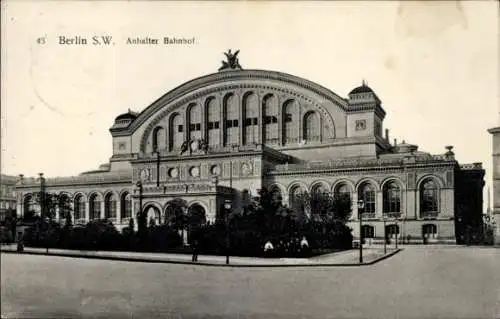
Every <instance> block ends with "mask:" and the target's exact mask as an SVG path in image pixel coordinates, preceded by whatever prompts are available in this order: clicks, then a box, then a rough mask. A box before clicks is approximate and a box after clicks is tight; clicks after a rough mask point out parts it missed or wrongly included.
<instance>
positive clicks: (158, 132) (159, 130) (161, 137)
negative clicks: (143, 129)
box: [153, 126, 166, 152]
mask: <svg viewBox="0 0 500 319" xmlns="http://www.w3.org/2000/svg"><path fill="white" fill-rule="evenodd" d="M165 141H166V136H165V130H164V129H163V127H161V126H158V127H155V129H154V130H153V152H156V151H160V150H162V149H163V148H165Z"/></svg>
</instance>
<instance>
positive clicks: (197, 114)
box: [188, 104, 201, 139]
mask: <svg viewBox="0 0 500 319" xmlns="http://www.w3.org/2000/svg"><path fill="white" fill-rule="evenodd" d="M188 110H189V111H188V117H189V126H188V129H189V139H200V138H201V108H200V106H199V105H197V104H191V105H189V107H188Z"/></svg>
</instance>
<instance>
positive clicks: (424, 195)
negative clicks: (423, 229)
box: [420, 179, 439, 217]
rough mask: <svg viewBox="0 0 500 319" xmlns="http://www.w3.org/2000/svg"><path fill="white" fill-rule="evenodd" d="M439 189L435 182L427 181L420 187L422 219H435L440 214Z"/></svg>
mask: <svg viewBox="0 0 500 319" xmlns="http://www.w3.org/2000/svg"><path fill="white" fill-rule="evenodd" d="M438 194H439V192H438V187H437V185H436V183H435V182H434V181H433V180H430V179H429V180H427V181H425V182H423V183H422V185H421V186H420V214H421V217H435V216H436V215H437V212H438Z"/></svg>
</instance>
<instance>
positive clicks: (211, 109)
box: [206, 97, 220, 146]
mask: <svg viewBox="0 0 500 319" xmlns="http://www.w3.org/2000/svg"><path fill="white" fill-rule="evenodd" d="M206 108H207V131H208V132H207V133H208V145H209V146H215V145H220V109H219V107H218V105H217V100H216V99H215V98H214V97H209V98H208V99H207V101H206Z"/></svg>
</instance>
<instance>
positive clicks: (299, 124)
mask: <svg viewBox="0 0 500 319" xmlns="http://www.w3.org/2000/svg"><path fill="white" fill-rule="evenodd" d="M302 121H303V119H302V107H301V106H300V104H299V109H298V118H297V126H298V137H299V139H298V142H299V143H301V142H302V140H303V138H304V136H302V132H304V128H303V127H302ZM357 197H358V196H357V194H356V198H357ZM355 203H357V201H356V202H355ZM354 206H355V207H356V211H357V209H358V208H357V206H358V205H357V204H356V205H354Z"/></svg>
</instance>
